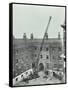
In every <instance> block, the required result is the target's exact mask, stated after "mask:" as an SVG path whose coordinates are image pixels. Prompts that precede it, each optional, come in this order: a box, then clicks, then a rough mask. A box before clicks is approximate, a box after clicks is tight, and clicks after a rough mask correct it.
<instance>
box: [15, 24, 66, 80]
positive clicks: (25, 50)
mask: <svg viewBox="0 0 68 90" xmlns="http://www.w3.org/2000/svg"><path fill="white" fill-rule="evenodd" d="M49 23H50V22H49ZM49 23H48V25H47V28H46V31H47V29H48V26H49ZM62 43H63V42H62V40H61V36H60V33H59V32H58V36H57V38H49V37H48V33H47V32H45V34H44V37H43V39H36V38H34V35H33V34H31V36H30V39H28V38H27V36H26V33H24V35H23V38H22V39H16V38H13V78H15V80H16V81H18V78H16V77H17V76H19V75H21V78H22V77H24V75H23V74H22V73H24V72H25V71H26V73H25V74H26V75H28V73H29V72H28V70H29V69H33V70H34V71H35V72H36V69H37V72H41V71H42V72H44V73H45V74H47V75H48V72H47V71H53V72H54V71H61V72H64V60H63V58H61V57H60V56H61V54H62V53H64V52H63V44H62Z"/></svg>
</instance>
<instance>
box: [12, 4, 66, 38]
mask: <svg viewBox="0 0 68 90" xmlns="http://www.w3.org/2000/svg"><path fill="white" fill-rule="evenodd" d="M49 16H52V20H51V22H50V26H49V28H48V36H49V38H56V37H58V32H60V34H61V37H62V36H63V29H62V28H61V26H60V25H61V24H63V23H64V21H65V8H64V7H52V6H34V5H21V4H14V5H13V35H14V37H16V38H22V37H23V33H26V34H27V37H28V38H30V34H31V33H33V34H34V37H35V38H43V35H44V32H45V29H46V26H47V23H48V20H49Z"/></svg>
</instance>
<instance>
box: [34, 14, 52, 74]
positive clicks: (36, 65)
mask: <svg viewBox="0 0 68 90" xmlns="http://www.w3.org/2000/svg"><path fill="white" fill-rule="evenodd" d="M51 18H52V17H51V16H50V17H49V21H48V24H47V27H46V30H45V33H44V36H43V39H42V43H41V46H40V49H39V53H38V57H37V60H36V62H35V68H34V72H37V73H38V62H39V56H40V53H41V51H42V48H43V44H44V40H45V37H46V35H47V31H48V27H49V25H50V21H51Z"/></svg>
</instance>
